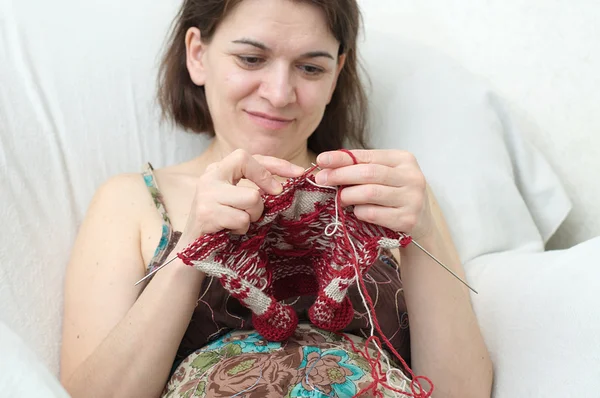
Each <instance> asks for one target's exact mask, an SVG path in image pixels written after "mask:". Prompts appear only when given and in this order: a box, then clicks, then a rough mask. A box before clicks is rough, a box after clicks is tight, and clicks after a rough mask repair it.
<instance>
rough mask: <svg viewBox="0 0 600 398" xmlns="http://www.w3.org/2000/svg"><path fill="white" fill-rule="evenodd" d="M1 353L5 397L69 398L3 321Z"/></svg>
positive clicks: (0, 387) (0, 375)
mask: <svg viewBox="0 0 600 398" xmlns="http://www.w3.org/2000/svg"><path fill="white" fill-rule="evenodd" d="M0 353H1V358H2V359H1V360H0V391H1V392H2V396H3V397H19V398H28V397H31V398H33V397H35V398H68V397H69V395H68V394H67V392H66V391H65V390H64V389H63V388H62V386H61V385H60V383H59V382H58V380H57V379H56V377H55V376H54V375H52V374H51V373H50V371H49V370H48V368H46V366H45V365H44V364H42V363H41V362H40V360H39V358H38V357H37V356H36V355H35V354H34V353H33V352H32V351H31V349H30V348H29V347H28V346H27V345H25V343H24V342H23V341H22V340H21V339H20V338H19V336H17V335H16V334H14V333H13V332H12V331H11V330H10V329H9V328H8V327H7V326H6V325H5V324H4V322H2V321H0Z"/></svg>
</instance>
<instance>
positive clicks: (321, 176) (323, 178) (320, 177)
mask: <svg viewBox="0 0 600 398" xmlns="http://www.w3.org/2000/svg"><path fill="white" fill-rule="evenodd" d="M315 182H316V183H317V184H321V185H325V184H327V171H325V170H321V171H319V172H318V173H317V175H316V176H315Z"/></svg>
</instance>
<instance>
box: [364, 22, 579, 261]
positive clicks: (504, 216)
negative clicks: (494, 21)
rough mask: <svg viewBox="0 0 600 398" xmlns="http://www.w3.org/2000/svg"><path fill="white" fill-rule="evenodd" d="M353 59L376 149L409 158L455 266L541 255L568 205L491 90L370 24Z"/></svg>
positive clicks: (447, 60)
mask: <svg viewBox="0 0 600 398" xmlns="http://www.w3.org/2000/svg"><path fill="white" fill-rule="evenodd" d="M361 55H362V57H363V58H364V60H365V63H366V66H367V70H368V73H369V75H370V77H371V80H372V91H373V93H372V95H371V99H372V117H371V118H372V122H371V123H372V129H373V131H374V132H375V133H376V135H375V139H376V144H377V146H378V147H386V148H400V149H406V150H408V151H410V152H412V153H414V154H415V155H416V157H417V159H418V161H419V164H420V165H421V168H422V169H423V171H424V173H425V175H426V177H427V178H428V181H429V183H430V185H431V186H432V188H433V190H434V192H435V194H436V196H437V199H438V201H439V203H440V205H441V207H442V209H443V211H444V213H445V215H446V218H447V221H448V224H449V227H450V230H451V232H452V235H453V237H454V239H455V243H456V245H457V248H458V251H459V254H460V255H461V258H462V259H463V261H467V260H470V259H473V258H475V257H477V256H480V255H483V254H486V253H493V252H501V251H505V250H514V249H521V250H529V251H542V250H543V249H544V244H545V243H546V242H547V240H548V239H549V238H550V237H551V236H552V234H553V233H554V232H555V231H556V229H557V228H558V226H559V225H560V224H561V223H562V222H563V221H564V219H565V217H566V215H567V214H568V212H569V211H570V209H571V203H570V200H569V199H568V197H567V194H566V192H565V190H564V188H563V186H562V185H561V183H560V181H559V179H558V177H557V175H556V174H555V173H554V171H553V170H552V169H551V168H550V166H549V164H548V163H547V161H546V160H545V159H544V158H543V157H542V155H541V154H540V153H539V152H538V151H537V150H536V149H535V148H533V147H532V146H530V145H529V143H527V142H526V141H525V140H524V139H523V137H522V135H521V134H520V132H519V131H518V129H517V127H516V126H515V124H514V122H513V121H512V120H511V119H510V117H509V115H508V113H507V111H506V110H505V107H504V106H503V104H502V103H501V101H500V100H499V99H498V98H497V96H496V95H494V94H493V92H492V91H491V90H490V88H489V87H488V86H487V85H486V84H485V83H484V82H482V81H480V80H479V79H478V78H477V77H475V76H474V75H472V74H471V73H469V72H468V71H466V70H465V69H463V68H462V67H461V66H459V65H458V64H457V63H455V62H454V61H453V60H451V59H450V58H448V57H446V56H444V55H442V54H441V53H439V52H435V51H433V50H430V49H428V48H425V47H423V46H415V45H412V44H410V43H406V42H403V41H399V40H398V39H397V38H395V37H393V36H390V35H389V34H386V33H383V32H380V31H378V30H376V29H373V28H372V27H370V29H369V30H368V31H367V34H366V41H365V43H364V44H363V47H362V53H361Z"/></svg>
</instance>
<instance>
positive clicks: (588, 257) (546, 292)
mask: <svg viewBox="0 0 600 398" xmlns="http://www.w3.org/2000/svg"><path fill="white" fill-rule="evenodd" d="M598 265H600V237H597V238H594V239H591V240H589V241H587V242H584V243H581V244H579V245H577V246H575V247H572V248H570V249H568V250H562V251H548V252H545V253H517V252H512V253H511V252H506V253H497V254H490V255H487V256H483V257H480V258H478V259H476V260H474V261H471V262H470V263H469V264H467V265H466V269H467V275H468V277H469V279H470V280H471V282H472V283H473V284H474V285H476V286H477V288H478V289H479V295H477V296H475V295H474V296H472V297H473V300H474V309H475V312H476V314H477V318H478V319H479V322H480V324H481V328H482V331H483V335H484V338H485V341H486V344H487V346H488V348H489V350H490V352H491V355H492V360H493V362H494V369H495V383H494V393H495V395H494V397H495V398H514V397H533V398H537V397H540V398H546V397H595V396H598V391H600V333H599V331H600V312H599V311H598V292H599V291H600V267H599V266H598Z"/></svg>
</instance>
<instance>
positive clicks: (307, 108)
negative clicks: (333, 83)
mask: <svg viewBox="0 0 600 398" xmlns="http://www.w3.org/2000/svg"><path fill="white" fill-rule="evenodd" d="M297 99H298V104H299V105H300V107H301V108H302V110H303V112H304V114H305V115H310V117H309V118H308V119H309V120H310V121H311V122H312V123H314V122H315V120H317V124H318V122H320V120H321V118H322V116H323V113H324V112H325V107H326V106H327V101H328V99H329V86H328V85H326V84H309V85H305V86H300V87H298V91H297ZM315 127H316V126H315Z"/></svg>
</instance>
